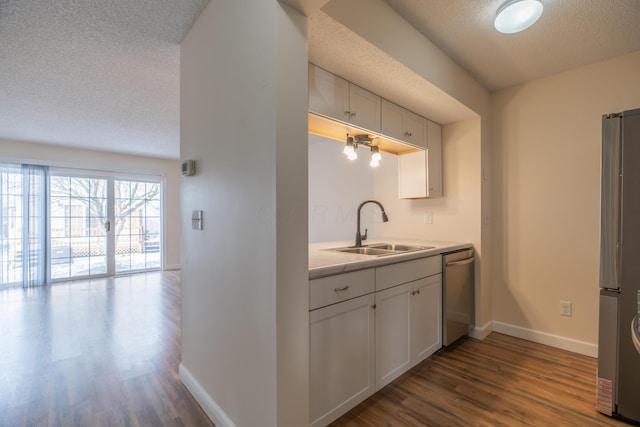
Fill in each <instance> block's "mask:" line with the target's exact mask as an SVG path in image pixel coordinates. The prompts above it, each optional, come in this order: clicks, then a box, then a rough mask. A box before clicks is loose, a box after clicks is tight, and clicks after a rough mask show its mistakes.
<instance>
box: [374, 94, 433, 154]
mask: <svg viewBox="0 0 640 427" xmlns="http://www.w3.org/2000/svg"><path fill="white" fill-rule="evenodd" d="M381 125H382V133H383V134H384V135H386V136H390V137H392V138H395V139H397V140H400V141H404V142H407V143H409V144H411V145H415V146H416V147H420V148H427V119H425V118H424V117H421V116H419V115H417V114H415V113H412V112H411V111H409V110H407V109H406V108H402V107H401V106H399V105H396V104H394V103H393V102H390V101H387V100H386V99H383V100H382V120H381Z"/></svg>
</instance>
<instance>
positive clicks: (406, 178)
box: [398, 151, 427, 199]
mask: <svg viewBox="0 0 640 427" xmlns="http://www.w3.org/2000/svg"><path fill="white" fill-rule="evenodd" d="M426 165H427V152H426V151H416V152H415V153H408V154H402V155H399V156H398V197H399V198H401V199H421V198H425V197H427V168H426Z"/></svg>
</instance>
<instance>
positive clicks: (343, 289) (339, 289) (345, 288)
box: [334, 285, 349, 292]
mask: <svg viewBox="0 0 640 427" xmlns="http://www.w3.org/2000/svg"><path fill="white" fill-rule="evenodd" d="M347 289H349V285H347V286H343V287H341V288H335V289H334V291H335V292H340V291H346V290H347Z"/></svg>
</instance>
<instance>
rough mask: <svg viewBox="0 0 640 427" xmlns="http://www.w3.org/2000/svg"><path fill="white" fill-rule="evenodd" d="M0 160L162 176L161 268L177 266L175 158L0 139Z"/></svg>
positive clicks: (177, 176)
mask: <svg viewBox="0 0 640 427" xmlns="http://www.w3.org/2000/svg"><path fill="white" fill-rule="evenodd" d="M0 161H13V162H21V163H33V164H41V165H49V166H58V167H68V168H76V169H93V170H100V171H109V172H122V173H136V174H149V175H156V176H159V175H162V176H163V179H164V195H163V202H164V204H163V215H164V230H163V239H164V242H163V243H164V251H163V254H162V255H163V268H166V269H176V268H180V162H179V161H178V160H170V159H158V158H151V157H140V156H132V155H125V154H118V153H108V152H104V151H93V150H81V149H78V148H70V147H62V146H55V145H50V144H38V143H33V142H25V141H11V140H2V139H0Z"/></svg>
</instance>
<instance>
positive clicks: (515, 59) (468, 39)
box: [384, 0, 640, 91]
mask: <svg viewBox="0 0 640 427" xmlns="http://www.w3.org/2000/svg"><path fill="white" fill-rule="evenodd" d="M384 1H385V2H386V3H387V4H388V5H389V6H391V7H392V8H393V9H394V10H395V11H396V12H397V13H398V14H399V15H400V16H402V17H403V18H404V19H405V20H406V21H408V22H409V23H410V24H411V25H413V27H415V28H416V29H417V30H418V31H420V32H421V33H422V34H424V35H425V36H426V37H427V38H428V39H429V40H431V41H432V42H433V43H435V44H436V45H437V46H438V47H440V49H442V50H443V51H444V52H445V53H447V55H448V56H449V57H451V58H452V59H453V60H454V61H456V62H457V63H458V64H459V65H460V66H462V67H463V68H465V69H466V70H467V71H468V72H469V73H470V74H471V75H472V76H473V77H475V78H476V80H478V81H479V82H480V83H482V84H483V85H484V86H485V87H486V88H487V89H488V90H490V91H493V90H497V89H503V88H506V87H509V86H513V85H516V84H519V83H523V82H527V81H530V80H534V79H538V78H541V77H544V76H548V75H551V74H555V73H558V72H561V71H565V70H568V69H571V68H575V67H580V66H583V65H587V64H590V63H593V62H597V61H601V60H604V59H607V58H612V57H615V56H620V55H623V54H625V53H630V52H633V51H636V50H640V0H561V1H559V0H542V3H543V4H544V12H543V13H542V17H541V18H540V20H539V21H538V22H536V23H535V24H534V25H533V26H532V27H530V28H529V29H527V30H525V31H523V32H521V33H518V34H510V35H507V34H501V33H498V32H497V31H495V30H494V29H493V20H494V19H495V16H496V11H497V10H498V9H499V7H500V6H501V5H502V4H504V3H505V2H506V0H454V1H452V0H384Z"/></svg>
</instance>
